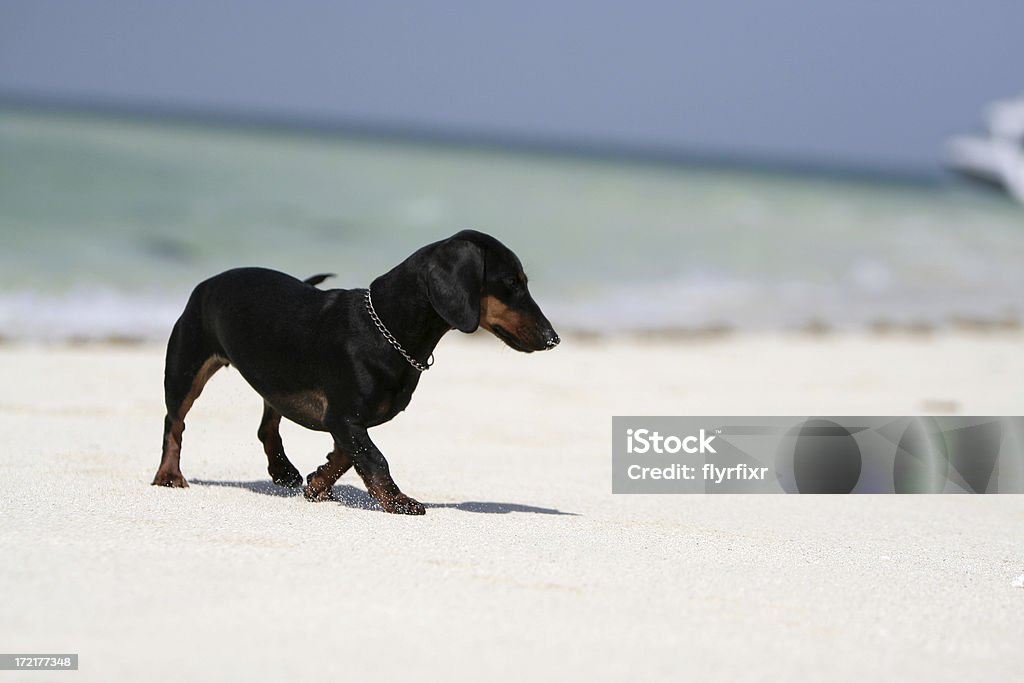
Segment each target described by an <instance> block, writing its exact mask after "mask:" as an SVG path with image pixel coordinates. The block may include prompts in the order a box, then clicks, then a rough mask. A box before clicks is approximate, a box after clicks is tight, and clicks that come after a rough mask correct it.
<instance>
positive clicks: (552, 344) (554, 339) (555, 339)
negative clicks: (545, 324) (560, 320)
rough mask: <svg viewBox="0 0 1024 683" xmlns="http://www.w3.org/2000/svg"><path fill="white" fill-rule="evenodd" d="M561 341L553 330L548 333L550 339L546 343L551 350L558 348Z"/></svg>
mask: <svg viewBox="0 0 1024 683" xmlns="http://www.w3.org/2000/svg"><path fill="white" fill-rule="evenodd" d="M561 341H562V340H561V339H559V337H558V334H557V333H556V332H555V331H554V330H551V331H550V332H548V338H547V340H546V341H545V342H544V343H545V344H546V345H547V347H548V348H549V349H553V348H555V347H556V346H558V344H559V342H561Z"/></svg>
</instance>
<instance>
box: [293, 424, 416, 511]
mask: <svg viewBox="0 0 1024 683" xmlns="http://www.w3.org/2000/svg"><path fill="white" fill-rule="evenodd" d="M331 435H332V436H333V437H334V451H332V452H331V454H330V455H329V456H328V460H327V464H326V465H324V466H321V467H320V468H319V469H318V470H317V471H316V472H314V473H313V474H311V475H310V476H309V480H308V483H307V485H306V497H307V498H310V499H311V500H316V499H318V494H319V493H320V492H322V491H329V490H330V487H331V486H333V485H334V482H335V481H337V479H338V477H339V476H341V474H342V473H343V472H344V471H345V470H347V469H348V467H349V465H351V466H353V467H355V469H356V472H357V473H358V474H359V476H360V477H362V479H363V483H365V484H366V490H367V491H368V492H369V493H370V495H371V496H373V497H374V498H375V499H376V500H377V502H379V503H380V505H381V507H382V508H384V511H385V512H391V513H395V514H400V515H422V514H426V509H425V508H424V507H423V505H422V504H421V503H420V502H418V501H416V500H414V499H412V498H410V497H409V496H407V495H405V494H404V493H402V491H401V490H400V489H399V488H398V485H397V484H396V483H395V481H394V479H392V478H391V470H390V468H389V467H388V461H387V460H386V459H385V458H384V454H383V453H381V452H380V449H379V448H377V446H376V445H374V443H373V441H371V440H370V435H369V434H367V432H366V428H364V427H358V426H354V425H346V426H345V427H343V428H337V429H332V430H331Z"/></svg>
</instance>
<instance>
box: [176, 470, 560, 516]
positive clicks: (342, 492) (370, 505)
mask: <svg viewBox="0 0 1024 683" xmlns="http://www.w3.org/2000/svg"><path fill="white" fill-rule="evenodd" d="M189 484H191V485H194V486H223V487H226V488H235V489H246V490H249V491H252V492H253V493H259V494H261V495H264V496H276V497H277V498H297V497H299V498H301V497H302V489H291V488H287V487H285V486H278V485H277V484H275V483H273V482H271V481H268V480H259V481H214V480H210V479H190V480H189ZM331 495H332V496H333V497H334V502H336V503H339V504H341V505H344V506H345V507H350V508H357V509H360V510H380V509H381V508H380V505H378V504H377V501H375V500H374V499H373V498H371V497H370V494H368V493H367V492H366V491H363V490H362V489H358V488H356V487H355V486H349V485H348V484H342V485H338V486H335V487H334V488H332V489H331ZM423 507H425V508H427V509H435V508H438V509H439V508H451V509H453V510H462V511H463V512H479V513H483V514H489V515H507V514H509V513H510V512H529V513H533V514H536V515H566V516H572V517H576V516H578V515H577V513H575V512H562V511H561V510H555V509H554V508H540V507H534V506H532V505H520V504H519V503H485V502H480V501H467V502H465V503H423Z"/></svg>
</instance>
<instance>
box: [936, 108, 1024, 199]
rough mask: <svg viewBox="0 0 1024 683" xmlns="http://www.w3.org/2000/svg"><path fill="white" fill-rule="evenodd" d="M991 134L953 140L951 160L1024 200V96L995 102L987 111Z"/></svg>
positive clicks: (958, 168)
mask: <svg viewBox="0 0 1024 683" xmlns="http://www.w3.org/2000/svg"><path fill="white" fill-rule="evenodd" d="M985 123H986V128H987V129H988V135H985V136H980V135H963V136H957V137H955V138H953V139H951V140H950V141H949V145H948V148H949V151H948V155H949V157H948V158H949V164H950V166H951V167H952V168H953V169H954V170H956V171H957V172H959V173H962V174H964V175H967V176H971V177H974V178H979V179H981V180H984V181H987V182H990V183H995V184H997V185H999V186H1001V187H1003V188H1004V189H1005V190H1006V191H1007V192H1008V193H1009V194H1010V196H1011V197H1013V198H1014V199H1016V200H1017V201H1018V202H1021V203H1022V204H1024V96H1022V97H1019V98H1016V99H1012V100H1002V101H998V102H993V103H992V104H990V105H989V106H988V108H987V109H986V112H985Z"/></svg>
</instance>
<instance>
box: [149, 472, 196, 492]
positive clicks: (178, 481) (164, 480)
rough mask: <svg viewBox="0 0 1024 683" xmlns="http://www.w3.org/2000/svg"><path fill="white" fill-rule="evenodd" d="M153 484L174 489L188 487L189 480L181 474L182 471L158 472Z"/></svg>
mask: <svg viewBox="0 0 1024 683" xmlns="http://www.w3.org/2000/svg"><path fill="white" fill-rule="evenodd" d="M152 485H153V486H167V487H169V488H174V489H187V488H188V482H187V481H185V477H183V476H181V472H177V473H173V474H168V473H166V472H157V473H156V477H154V479H153V484H152Z"/></svg>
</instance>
